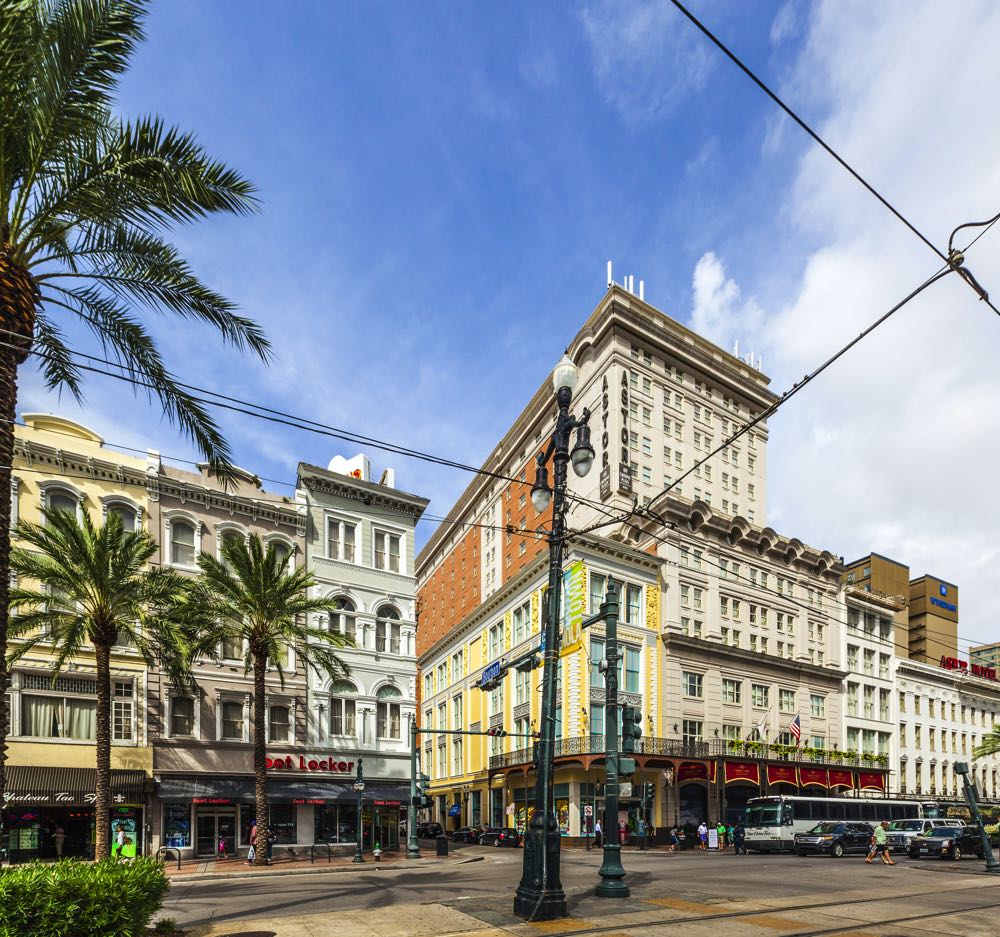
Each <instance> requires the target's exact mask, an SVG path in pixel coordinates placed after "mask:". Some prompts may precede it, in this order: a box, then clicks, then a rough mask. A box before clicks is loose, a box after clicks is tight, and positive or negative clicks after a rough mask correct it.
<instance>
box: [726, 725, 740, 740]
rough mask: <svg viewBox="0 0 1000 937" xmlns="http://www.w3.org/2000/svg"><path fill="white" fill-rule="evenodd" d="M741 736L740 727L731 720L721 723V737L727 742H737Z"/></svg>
mask: <svg viewBox="0 0 1000 937" xmlns="http://www.w3.org/2000/svg"><path fill="white" fill-rule="evenodd" d="M742 736H743V733H742V727H741V726H738V725H734V724H733V723H731V722H726V723H723V725H722V737H723V738H724V739H726V741H729V742H738V741H739V740H740V739H741V738H742Z"/></svg>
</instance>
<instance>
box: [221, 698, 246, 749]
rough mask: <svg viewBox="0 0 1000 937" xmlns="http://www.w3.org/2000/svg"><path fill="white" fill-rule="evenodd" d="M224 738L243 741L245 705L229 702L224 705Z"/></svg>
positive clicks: (233, 701)
mask: <svg viewBox="0 0 1000 937" xmlns="http://www.w3.org/2000/svg"><path fill="white" fill-rule="evenodd" d="M222 738H223V739H226V740H228V741H236V742H242V741H243V704H242V703H238V702H236V701H235V700H227V701H225V702H223V704H222Z"/></svg>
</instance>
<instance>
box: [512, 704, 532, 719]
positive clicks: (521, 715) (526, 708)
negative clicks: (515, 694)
mask: <svg viewBox="0 0 1000 937" xmlns="http://www.w3.org/2000/svg"><path fill="white" fill-rule="evenodd" d="M530 715H531V703H518V704H517V706H515V707H514V718H515V719H527V718H528V716H530Z"/></svg>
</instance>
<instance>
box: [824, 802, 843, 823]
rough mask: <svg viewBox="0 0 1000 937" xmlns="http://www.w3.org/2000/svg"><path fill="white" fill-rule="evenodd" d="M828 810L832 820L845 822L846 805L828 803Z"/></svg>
mask: <svg viewBox="0 0 1000 937" xmlns="http://www.w3.org/2000/svg"><path fill="white" fill-rule="evenodd" d="M826 806H827V810H828V811H829V815H830V819H831V820H843V819H844V804H840V803H833V802H832V801H831V802H830V803H828V804H827V805H826Z"/></svg>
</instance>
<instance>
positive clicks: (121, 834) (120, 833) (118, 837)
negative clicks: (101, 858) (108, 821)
mask: <svg viewBox="0 0 1000 937" xmlns="http://www.w3.org/2000/svg"><path fill="white" fill-rule="evenodd" d="M125 839H126V837H125V827H124V826H123V825H122V824H121V823H119V824H118V826H117V827H116V828H115V848H114V849H113V850H112V852H111V855H112V856H113V858H115V859H121V858H122V853H123V852H124V851H125Z"/></svg>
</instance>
